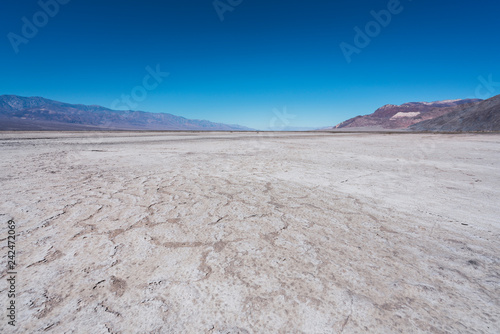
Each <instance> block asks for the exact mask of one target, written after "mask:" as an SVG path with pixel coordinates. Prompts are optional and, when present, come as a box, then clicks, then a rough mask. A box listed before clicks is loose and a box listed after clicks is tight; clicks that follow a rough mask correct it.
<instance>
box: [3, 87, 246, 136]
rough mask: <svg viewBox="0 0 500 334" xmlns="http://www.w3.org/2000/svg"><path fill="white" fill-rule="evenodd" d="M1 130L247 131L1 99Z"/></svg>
mask: <svg viewBox="0 0 500 334" xmlns="http://www.w3.org/2000/svg"><path fill="white" fill-rule="evenodd" d="M0 130H4V131H5V130H25V131H32V130H39V131H43V130H58V131H69V130H199V131H210V130H212V131H219V130H227V131H247V130H252V129H249V128H246V127H244V126H239V125H227V124H221V123H213V122H209V121H205V120H191V119H186V118H184V117H179V116H175V115H172V114H160V113H149V112H143V111H118V110H111V109H108V108H104V107H101V106H97V105H92V106H87V105H81V104H69V103H63V102H58V101H53V100H48V99H45V98H42V97H21V96H16V95H1V96H0Z"/></svg>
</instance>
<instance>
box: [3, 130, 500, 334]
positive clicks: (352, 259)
mask: <svg viewBox="0 0 500 334" xmlns="http://www.w3.org/2000/svg"><path fill="white" fill-rule="evenodd" d="M37 138H38V139H37ZM0 164H1V166H0V180H1V185H0V196H1V201H0V214H2V215H1V216H0V219H1V228H0V239H1V240H0V242H1V246H2V248H1V249H2V254H1V260H0V265H1V268H2V271H0V280H1V281H0V300H1V302H0V306H1V309H2V310H3V311H1V315H0V321H1V322H0V332H2V333H11V332H17V333H45V332H50V333H500V262H499V261H500V205H499V203H500V201H499V200H500V190H499V187H500V135H423V134H392V135H391V134H379V135H376V134H333V135H331V134H330V135H329V134H320V133H315V134H273V135H263V134H260V135H257V134H248V133H246V134H245V133H240V134H238V133H233V134H214V133H211V134H186V133H174V134H144V133H143V134H126V133H114V134H57V133H56V134H50V133H41V134H40V133H19V134H13V133H3V134H0ZM9 218H14V219H15V221H16V222H17V224H18V228H17V229H18V233H19V237H18V243H17V249H18V254H17V257H18V259H17V260H18V268H17V270H18V272H19V276H18V282H17V289H18V292H19V294H18V297H17V304H18V316H17V320H18V326H17V327H16V329H13V328H11V326H8V325H7V319H6V316H5V313H6V309H5V308H6V302H7V296H6V286H7V284H6V270H5V269H4V268H5V267H6V252H7V250H6V247H5V245H6V240H5V239H6V235H7V227H6V226H7V225H6V222H7V220H8V219H9Z"/></svg>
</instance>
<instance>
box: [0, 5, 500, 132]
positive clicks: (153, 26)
mask: <svg viewBox="0 0 500 334" xmlns="http://www.w3.org/2000/svg"><path fill="white" fill-rule="evenodd" d="M53 1H56V0H41V2H42V3H48V4H50V3H52V2H53ZM59 1H60V2H61V3H64V2H67V3H65V4H59V8H58V9H57V10H56V9H55V8H54V7H53V6H49V7H48V8H49V10H48V11H49V12H50V11H52V13H50V14H53V15H52V16H53V17H50V16H49V15H45V16H44V14H43V13H42V14H40V11H42V10H43V9H42V7H41V6H40V4H39V2H38V0H19V1H3V2H2V3H1V4H0V27H1V31H0V33H1V36H2V38H1V39H0V73H1V76H2V77H1V79H2V80H0V94H17V95H22V96H43V97H47V98H51V99H55V100H60V101H64V102H70V103H84V104H99V105H103V106H106V107H112V106H113V105H114V106H118V107H120V109H129V108H126V105H127V103H128V105H133V106H134V108H133V109H137V110H144V111H151V112H168V113H172V114H175V115H180V116H184V117H188V118H196V119H208V120H211V121H217V122H224V123H232V124H241V125H246V126H249V127H252V128H258V129H267V128H269V127H273V126H274V127H284V126H285V125H288V126H291V127H306V128H310V127H311V128H314V127H323V126H329V125H335V124H337V123H339V122H341V121H344V120H346V119H348V118H350V117H353V116H356V115H359V114H367V113H371V112H373V111H374V110H375V109H377V108H378V107H380V106H382V105H384V104H388V103H391V104H400V103H405V102H410V101H434V100H442V99H457V98H467V97H474V96H475V95H477V94H476V89H477V87H478V85H480V84H481V82H480V80H479V79H478V78H479V77H483V78H485V79H487V78H488V77H489V76H492V78H493V80H494V81H495V82H498V81H500V62H499V61H498V59H499V55H500V38H499V35H498V31H500V21H499V20H498V13H499V12H500V4H499V3H498V2H497V1H485V0H478V1H475V2H470V1H467V2H465V1H462V2H457V1H447V0H444V1H438V2H436V1H427V0H413V1H410V0H401V1H400V2H399V4H397V1H396V0H391V1H387V0H384V1H378V0H373V1H355V0H350V1H331V0H330V1H326V0H325V1H312V2H311V1H292V0H288V1H269V0H267V1H262V0H218V1H219V2H218V3H217V4H218V8H219V13H218V12H217V10H216V9H215V7H214V3H213V0H184V1H180V0H177V1H150V0H142V1H124V0H121V1H104V0H100V1H95V0H70V1H68V0H59ZM231 4H232V5H231ZM396 5H397V6H396ZM224 8H225V9H226V11H224V12H223V13H222V11H223V9H224ZM389 9H392V12H391V11H389ZM382 10H384V11H387V12H386V13H390V18H391V20H390V23H388V24H385V23H386V22H384V26H383V25H381V24H378V27H379V29H378V30H377V29H376V28H377V27H376V26H374V25H373V24H372V25H371V26H370V25H369V26H370V27H371V28H372V29H374V30H372V31H370V34H371V35H372V37H370V36H368V38H370V42H369V44H368V45H362V46H363V47H358V48H357V49H358V52H357V53H353V54H351V55H350V58H351V59H350V60H351V61H350V63H348V61H346V57H345V55H344V53H343V52H342V50H341V48H340V45H341V43H343V42H344V43H347V44H349V45H351V46H353V47H356V44H355V36H356V34H357V33H356V32H355V30H354V28H355V27H359V28H360V30H361V31H362V32H363V33H365V34H366V25H367V24H369V23H370V22H372V21H375V18H374V17H373V15H372V14H371V12H372V11H375V12H376V13H380V11H382ZM219 14H221V15H222V17H223V19H224V20H223V21H222V20H221V16H220V15H219ZM23 17H25V18H26V19H27V21H28V22H29V24H34V23H37V24H38V27H37V26H36V25H35V28H36V29H37V30H38V31H37V32H36V33H33V31H29V29H24V30H25V31H24V33H26V32H27V33H28V34H27V35H26V34H23V26H24V25H25V22H23ZM385 18H386V17H385ZM37 20H38V21H37ZM35 21H36V22H35ZM21 40H22V42H20V41H21ZM365 44H366V43H365ZM360 45H361V44H358V46H360ZM16 48H17V51H18V52H17V53H16ZM148 66H149V68H150V69H153V70H155V69H156V68H157V66H159V69H160V72H168V73H169V75H168V77H167V76H164V77H161V79H160V81H161V82H156V81H154V78H149V79H148V80H146V83H147V85H148V89H145V88H144V87H145V86H144V79H145V78H146V76H147V75H149V72H148V70H147V69H146V68H147V67H148ZM153 86H154V88H153ZM495 89H496V90H495V91H493V90H490V91H487V90H482V92H484V94H482V95H484V96H487V95H488V94H489V95H492V94H500V87H496V88H495ZM132 93H135V95H133V96H135V97H136V98H132V99H131V100H129V102H127V103H123V102H120V103H117V101H122V96H123V95H130V96H132V95H131V94H132ZM144 93H146V95H145V94H144ZM481 97H483V96H481ZM285 110H286V114H287V115H293V116H294V117H292V116H285V117H283V115H285V112H284V111H285ZM277 115H278V116H277ZM280 115H281V116H280Z"/></svg>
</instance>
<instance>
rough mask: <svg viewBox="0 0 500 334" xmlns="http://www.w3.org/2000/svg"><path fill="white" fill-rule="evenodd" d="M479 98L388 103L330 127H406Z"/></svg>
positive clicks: (443, 113) (469, 104)
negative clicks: (373, 110) (369, 112)
mask: <svg viewBox="0 0 500 334" xmlns="http://www.w3.org/2000/svg"><path fill="white" fill-rule="evenodd" d="M479 101H481V100H479V99H464V100H446V101H436V102H410V103H405V104H402V105H399V106H398V105H392V104H388V105H385V106H383V107H381V108H379V109H377V110H376V111H375V112H374V113H373V114H370V115H366V116H357V117H354V118H351V119H349V120H347V121H345V122H342V123H340V124H338V125H337V126H335V127H333V128H331V129H345V128H374V129H377V128H378V129H406V128H408V127H409V126H410V125H413V124H416V123H419V122H422V121H425V120H429V119H434V118H436V117H440V116H442V115H445V114H447V113H450V112H452V111H454V110H455V109H454V108H456V107H457V106H471V105H473V104H474V103H477V102H479Z"/></svg>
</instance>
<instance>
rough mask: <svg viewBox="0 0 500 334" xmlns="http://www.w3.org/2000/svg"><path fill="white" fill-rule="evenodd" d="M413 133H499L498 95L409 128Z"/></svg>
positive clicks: (457, 108)
mask: <svg viewBox="0 0 500 334" xmlns="http://www.w3.org/2000/svg"><path fill="white" fill-rule="evenodd" d="M409 129H410V130H415V131H439V132H446V131H462V132H471V131H500V95H497V96H495V97H492V98H491V99H488V100H484V101H480V102H477V103H474V104H472V105H470V104H467V105H463V106H459V107H455V108H454V109H453V111H451V112H449V113H446V114H445V115H443V116H440V117H437V118H434V119H431V120H427V121H424V122H420V123H417V124H415V125H412V126H410V127H409Z"/></svg>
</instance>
